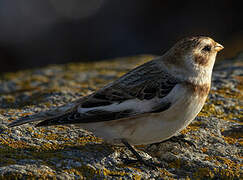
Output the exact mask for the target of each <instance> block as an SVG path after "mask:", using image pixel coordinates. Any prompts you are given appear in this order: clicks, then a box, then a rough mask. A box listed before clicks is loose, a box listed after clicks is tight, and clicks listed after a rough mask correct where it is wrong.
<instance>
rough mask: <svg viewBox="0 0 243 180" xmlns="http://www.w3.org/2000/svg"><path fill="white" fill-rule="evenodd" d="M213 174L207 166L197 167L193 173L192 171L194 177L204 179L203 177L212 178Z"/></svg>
mask: <svg viewBox="0 0 243 180" xmlns="http://www.w3.org/2000/svg"><path fill="white" fill-rule="evenodd" d="M214 176H215V175H214V173H213V172H212V171H211V170H210V169H209V168H198V169H197V171H196V172H195V173H193V178H195V179H204V178H211V179H212V178H213V177H214Z"/></svg>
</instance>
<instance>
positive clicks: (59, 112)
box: [7, 103, 76, 127]
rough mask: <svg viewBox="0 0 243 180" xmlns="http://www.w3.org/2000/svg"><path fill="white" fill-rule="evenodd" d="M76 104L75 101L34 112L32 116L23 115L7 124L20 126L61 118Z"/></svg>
mask: <svg viewBox="0 0 243 180" xmlns="http://www.w3.org/2000/svg"><path fill="white" fill-rule="evenodd" d="M75 106H76V104H75V103H73V104H68V105H65V106H62V107H59V108H57V109H55V110H50V111H46V112H40V113H38V114H34V115H31V116H25V117H22V118H20V119H18V120H16V121H14V122H12V123H10V124H8V125H7V126H8V127H15V126H20V125H22V124H26V123H31V122H37V121H43V122H45V121H47V120H50V119H55V118H59V117H60V116H63V115H65V114H67V113H68V112H70V111H71V110H72V109H73V108H74V107H75Z"/></svg>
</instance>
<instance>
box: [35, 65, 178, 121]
mask: <svg viewBox="0 0 243 180" xmlns="http://www.w3.org/2000/svg"><path fill="white" fill-rule="evenodd" d="M178 83H179V81H178V80H177V79H176V78H174V77H173V76H172V75H170V74H169V73H166V72H165V71H163V70H162V69H161V68H160V67H159V66H158V64H157V62H156V61H150V62H148V63H145V64H143V65H141V66H139V67H137V68H135V69H134V70H132V71H130V72H128V73H127V74H125V75H124V76H122V77H120V78H119V79H118V80H116V81H114V82H113V83H111V84H108V85H107V86H105V87H104V88H102V89H100V90H98V91H97V92H95V93H93V94H91V95H90V96H88V97H86V99H85V100H82V101H80V104H79V106H77V107H75V108H74V109H73V110H72V111H70V112H68V113H66V114H64V115H61V116H59V117H55V118H50V119H46V120H44V121H42V122H40V123H39V124H37V126H48V125H58V124H76V123H94V122H102V121H110V120H116V119H121V118H128V117H131V116H136V115H139V114H143V113H156V112H161V111H164V110H166V109H168V108H169V107H170V105H171V102H169V101H168V100H167V99H166V98H164V97H166V96H167V95H168V94H169V93H170V92H171V90H172V89H173V88H174V87H175V86H176V84H178Z"/></svg>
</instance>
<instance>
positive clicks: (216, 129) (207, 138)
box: [0, 55, 243, 179]
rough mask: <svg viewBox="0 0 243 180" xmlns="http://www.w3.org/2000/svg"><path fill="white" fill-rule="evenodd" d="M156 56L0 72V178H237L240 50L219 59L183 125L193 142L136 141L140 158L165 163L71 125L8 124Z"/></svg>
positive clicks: (241, 133)
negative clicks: (198, 107) (154, 165)
mask: <svg viewBox="0 0 243 180" xmlns="http://www.w3.org/2000/svg"><path fill="white" fill-rule="evenodd" d="M152 58H153V56H150V55H142V56H136V57H127V58H120V59H115V60H109V61H102V62H97V63H75V64H74V63H70V64H67V65H51V66H48V67H45V68H41V69H33V70H26V71H20V72H16V73H7V74H3V75H1V76H0V179H13V178H16V179H18V178H19V179H29V178H42V179H54V178H56V179H80V178H81V179H82V178H84V179H104V178H106V179H119V178H121V177H122V178H124V179H132V178H133V179H141V178H142V179H148V178H155V179H160V178H161V179H178V178H179V179H214V178H215V179H240V176H241V175H242V174H240V173H241V172H242V157H243V154H242V152H243V148H242V146H243V141H242V137H243V130H242V129H243V128H242V127H243V126H242V124H243V123H242V118H243V116H242V109H243V106H242V101H243V98H242V97H243V95H242V91H243V77H242V74H243V61H242V59H243V57H242V56H239V57H236V58H234V59H228V60H223V61H221V62H218V63H217V65H216V67H215V69H214V73H213V80H212V82H213V83H212V88H211V91H210V95H209V97H208V100H207V102H206V104H205V106H204V108H203V110H202V111H201V112H200V114H199V115H198V116H197V118H196V120H194V121H193V122H192V123H191V124H190V125H189V127H187V128H186V129H185V130H183V131H182V132H181V133H182V134H184V135H185V139H187V140H189V141H191V142H193V143H194V144H195V145H196V148H195V147H193V146H189V145H188V144H187V143H181V144H180V143H177V142H163V143H158V144H153V145H149V146H139V147H137V149H138V150H141V151H139V152H140V154H141V156H142V157H143V158H144V159H149V158H151V157H152V158H153V161H156V162H160V163H162V164H163V166H164V167H163V168H158V169H157V170H153V169H150V168H148V167H146V166H144V165H141V164H139V163H136V164H131V165H125V164H124V163H123V161H122V160H121V159H122V158H126V157H129V158H133V157H132V154H131V153H130V152H129V151H128V150H127V149H126V148H124V147H116V146H112V145H108V144H105V143H103V142H102V139H100V138H98V137H94V136H93V135H92V133H90V132H87V131H85V130H83V129H79V128H77V127H75V126H73V125H70V126H53V127H42V128H35V127H34V124H26V125H22V126H19V127H15V128H11V129H9V128H7V127H6V124H7V123H9V122H11V121H13V120H15V119H18V118H20V117H23V116H26V115H31V114H35V113H38V112H42V111H46V110H48V109H52V108H55V107H57V106H61V105H63V104H65V103H67V102H70V101H73V100H76V99H78V98H80V97H82V96H84V95H87V94H89V93H91V92H93V91H94V90H96V89H98V88H100V87H102V86H103V85H105V84H106V83H108V82H111V81H113V80H115V79H116V78H118V77H119V76H121V75H122V74H124V73H125V72H127V71H129V70H130V69H132V68H134V67H135V66H137V65H139V64H142V63H144V62H146V61H148V60H150V59H152Z"/></svg>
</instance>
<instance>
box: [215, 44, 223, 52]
mask: <svg viewBox="0 0 243 180" xmlns="http://www.w3.org/2000/svg"><path fill="white" fill-rule="evenodd" d="M214 49H215V51H217V52H218V51H221V50H222V49H224V46H222V45H221V44H219V43H216V44H215V46H214Z"/></svg>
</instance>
